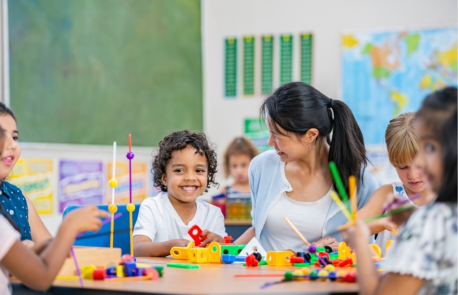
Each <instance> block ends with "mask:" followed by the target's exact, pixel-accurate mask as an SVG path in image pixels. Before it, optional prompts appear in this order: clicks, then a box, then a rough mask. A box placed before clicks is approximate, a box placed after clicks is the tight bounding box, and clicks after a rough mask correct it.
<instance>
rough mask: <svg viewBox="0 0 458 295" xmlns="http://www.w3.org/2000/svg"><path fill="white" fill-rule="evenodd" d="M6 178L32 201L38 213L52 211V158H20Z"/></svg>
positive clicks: (50, 212)
mask: <svg viewBox="0 0 458 295" xmlns="http://www.w3.org/2000/svg"><path fill="white" fill-rule="evenodd" d="M7 179H9V181H10V182H11V183H12V184H14V185H16V186H17V187H19V189H21V191H22V193H23V194H24V195H25V196H27V197H28V198H29V199H30V200H31V201H32V203H33V205H34V206H35V209H37V212H38V214H40V215H49V214H52V213H53V203H54V202H53V161H52V160H50V159H26V158H21V159H19V160H18V161H17V163H16V165H15V166H14V168H13V171H12V172H11V173H10V175H9V176H8V178H7Z"/></svg>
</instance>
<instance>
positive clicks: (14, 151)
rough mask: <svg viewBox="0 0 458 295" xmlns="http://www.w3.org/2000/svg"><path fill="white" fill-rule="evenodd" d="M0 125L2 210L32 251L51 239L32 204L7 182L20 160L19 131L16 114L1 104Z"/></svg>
mask: <svg viewBox="0 0 458 295" xmlns="http://www.w3.org/2000/svg"><path fill="white" fill-rule="evenodd" d="M0 125H1V126H2V128H3V130H4V141H5V143H4V145H3V150H2V153H1V157H0V200H1V203H2V204H1V205H2V207H3V210H4V212H5V213H6V214H8V215H9V217H10V218H11V219H12V220H13V221H14V223H15V224H16V226H17V228H18V229H19V231H20V239H21V241H23V243H24V244H26V245H27V246H29V247H31V246H33V245H34V244H35V243H37V242H40V241H44V240H46V239H49V238H51V237H52V236H51V234H50V233H49V231H48V230H47V229H46V227H45V225H44V224H43V221H42V220H41V219H40V217H39V216H38V213H37V211H36V210H35V207H34V206H33V204H32V202H31V201H30V200H29V198H27V197H26V196H24V195H23V194H22V191H21V190H20V189H19V188H18V187H16V186H15V185H13V184H11V183H9V182H7V181H5V179H6V177H7V176H8V175H9V174H10V173H11V170H13V168H14V165H15V164H16V162H17V160H18V159H19V157H20V156H21V147H20V146H19V142H18V139H19V131H18V128H17V124H16V118H15V117H14V114H13V112H12V111H11V110H10V109H9V108H8V107H7V106H5V104H3V103H1V102H0Z"/></svg>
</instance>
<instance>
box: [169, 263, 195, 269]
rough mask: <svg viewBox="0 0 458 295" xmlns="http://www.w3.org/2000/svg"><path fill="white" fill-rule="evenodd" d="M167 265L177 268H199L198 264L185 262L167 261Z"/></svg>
mask: <svg viewBox="0 0 458 295" xmlns="http://www.w3.org/2000/svg"><path fill="white" fill-rule="evenodd" d="M167 267H177V268H187V269H194V268H199V266H198V265H195V264H185V263H167Z"/></svg>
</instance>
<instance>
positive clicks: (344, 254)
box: [338, 242, 351, 260]
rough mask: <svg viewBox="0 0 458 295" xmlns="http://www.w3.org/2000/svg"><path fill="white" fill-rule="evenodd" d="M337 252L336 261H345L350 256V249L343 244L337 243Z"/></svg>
mask: <svg viewBox="0 0 458 295" xmlns="http://www.w3.org/2000/svg"><path fill="white" fill-rule="evenodd" d="M338 251H339V255H338V259H340V260H345V259H347V258H348V257H349V256H350V254H351V251H350V247H348V246H347V244H346V243H345V242H340V243H339V248H338Z"/></svg>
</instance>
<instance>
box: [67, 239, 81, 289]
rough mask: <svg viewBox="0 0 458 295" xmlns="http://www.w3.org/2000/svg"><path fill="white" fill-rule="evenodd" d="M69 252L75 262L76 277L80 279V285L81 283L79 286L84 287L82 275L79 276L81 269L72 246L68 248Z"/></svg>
mask: <svg viewBox="0 0 458 295" xmlns="http://www.w3.org/2000/svg"><path fill="white" fill-rule="evenodd" d="M70 253H71V254H72V257H73V262H74V263H75V267H76V273H77V274H78V278H79V280H80V285H81V287H84V284H83V277H82V276H81V269H80V267H79V266H78V261H77V260H76V255H75V251H74V250H73V247H71V248H70Z"/></svg>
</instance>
